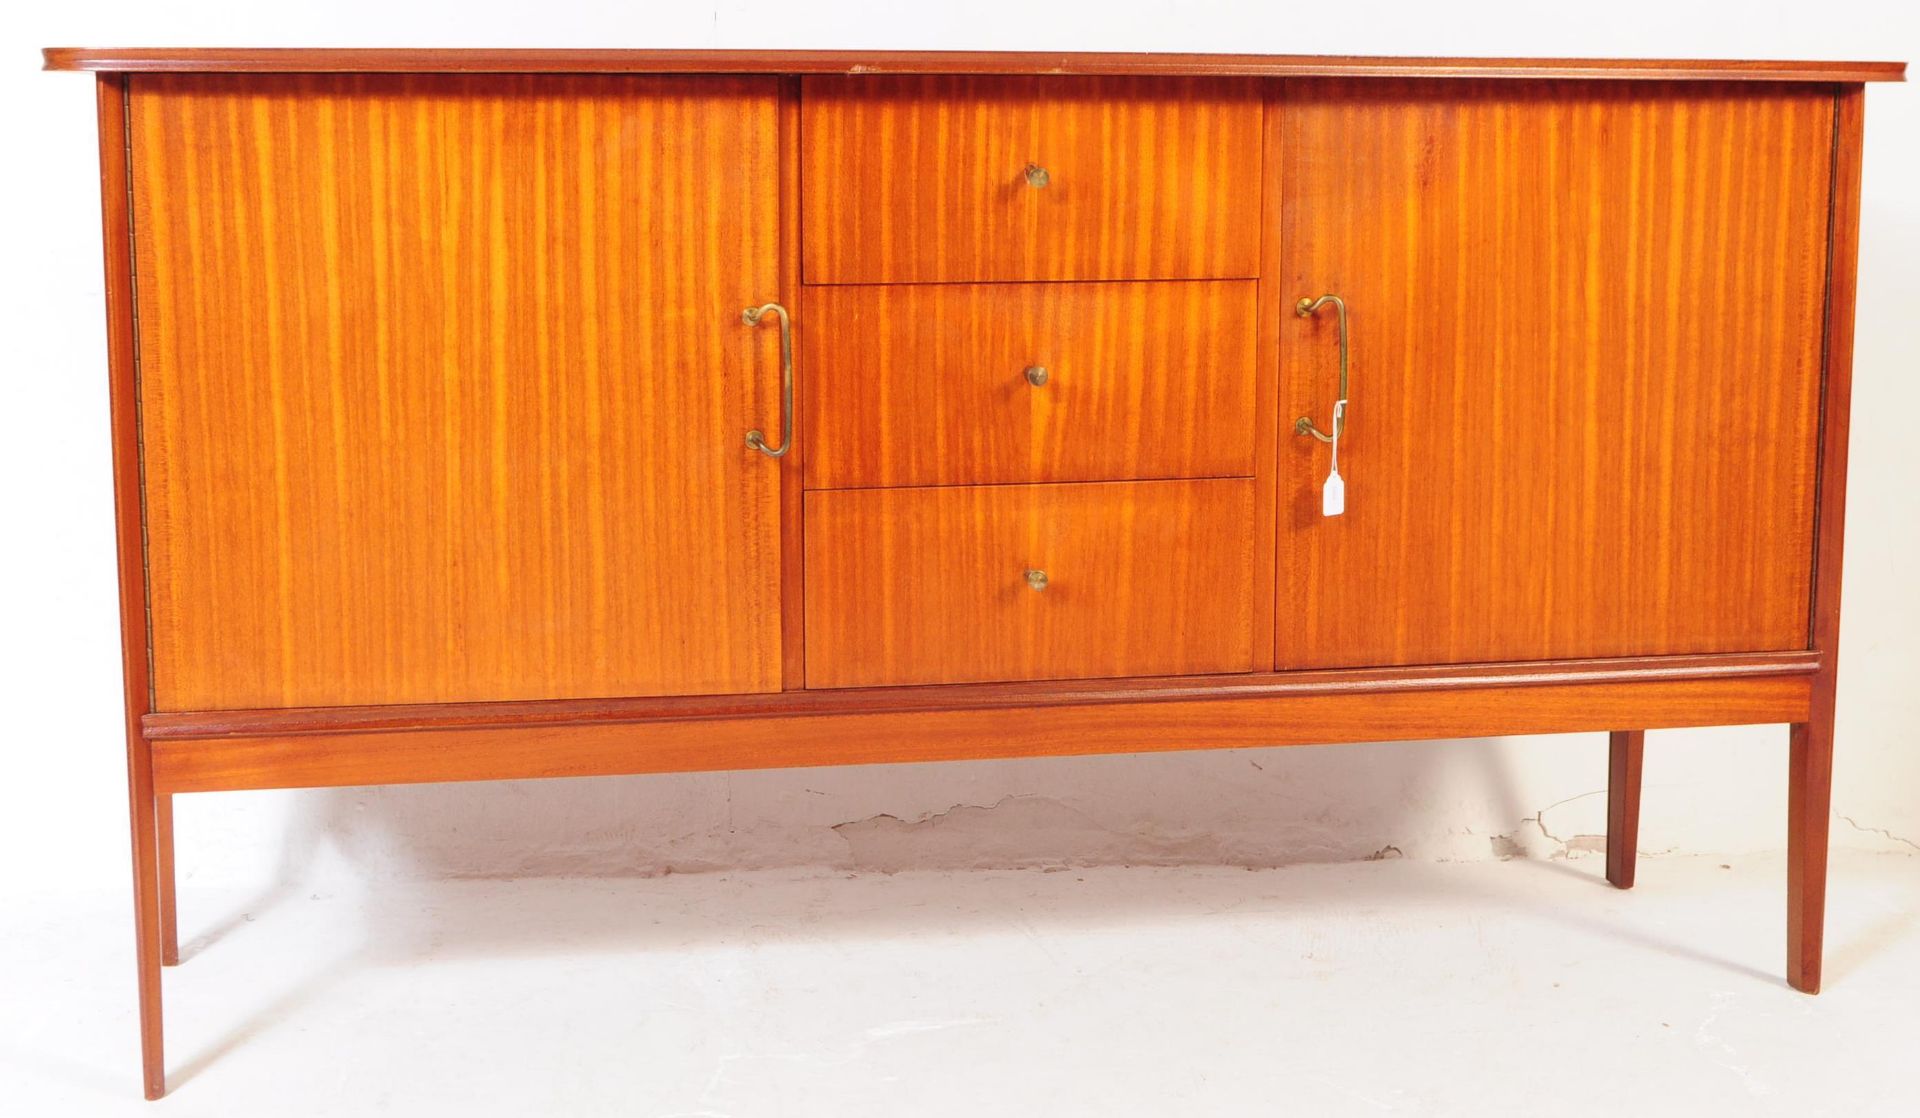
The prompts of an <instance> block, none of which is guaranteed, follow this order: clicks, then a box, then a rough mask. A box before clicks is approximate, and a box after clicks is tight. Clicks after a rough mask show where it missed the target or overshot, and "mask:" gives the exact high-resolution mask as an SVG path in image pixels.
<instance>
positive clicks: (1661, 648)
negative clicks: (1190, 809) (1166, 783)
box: [1269, 81, 1834, 668]
mask: <svg viewBox="0 0 1920 1118" xmlns="http://www.w3.org/2000/svg"><path fill="white" fill-rule="evenodd" d="M1282 112H1283V113H1284V117H1283V123H1282V132H1283V136H1282V143H1281V146H1280V151H1279V153H1278V157H1279V173H1280V174H1281V176H1282V222H1281V238H1282V239H1281V250H1280V251H1281V255H1282V264H1283V266H1282V270H1281V274H1282V276H1283V277H1284V279H1285V283H1286V287H1285V289H1284V295H1285V302H1284V303H1283V304H1282V305H1281V306H1278V307H1274V308H1270V309H1269V313H1275V314H1278V315H1281V316H1282V317H1283V322H1282V325H1281V327H1280V337H1281V347H1280V351H1281V362H1282V386H1283V387H1282V394H1283V399H1284V407H1285V408H1286V410H1285V412H1284V413H1283V433H1282V435H1281V438H1282V440H1283V442H1282V446H1281V448H1280V453H1281V471H1280V472H1281V478H1282V481H1281V508H1280V517H1281V529H1280V534H1279V545H1280V555H1279V561H1280V563H1279V570H1280V573H1279V579H1280V586H1279V594H1278V606H1279V609H1278V618H1277V624H1278V633H1277V650H1278V652H1277V658H1278V662H1279V666H1280V667H1282V668H1309V667H1340V666H1354V665H1369V664H1375V665H1398V664H1431V663H1462V662H1479V661H1499V660H1537V659H1548V658H1561V657H1604V656H1631V655H1656V654H1675V653H1708V652H1726V651H1759V650H1771V649H1789V648H1804V647H1806V645H1807V639H1808V628H1807V626H1808V604H1809V595H1810V582H1811V559H1812V552H1813V516H1814V499H1815V476H1816V467H1817V462H1818V452H1819V445H1818V432H1819V426H1820V424H1819V418H1820V399H1821V375H1822V350H1823V342H1824V338H1823V323H1824V319H1825V300H1826V282H1827V240H1828V235H1827V225H1828V196H1829V190H1830V185H1831V178H1832V152H1833V146H1834V97H1833V94H1832V93H1831V91H1821V90H1818V89H1805V88H1788V87H1784V86H1771V85H1757V86H1737V87H1736V86H1732V85H1725V86H1720V85H1712V86H1702V85H1686V86H1680V85H1656V84H1643V83H1637V82H1592V83H1526V82H1485V83H1478V82H1455V81H1446V82H1425V83H1419V82H1408V83H1392V82H1380V81H1353V82H1333V81H1328V82H1319V81H1312V82H1308V81H1301V82H1290V83H1288V86H1287V89H1286V93H1285V100H1284V104H1283V107H1282ZM1326 293H1332V294H1336V295H1339V296H1341V297H1342V298H1343V299H1344V300H1345V301H1346V304H1347V307H1348V310H1349V315H1348V325H1349V329H1350V332H1351V375H1350V381H1349V401H1350V402H1349V404H1348V406H1347V411H1346V419H1347V422H1346V428H1345V431H1344V434H1343V437H1342V439H1341V440H1340V446H1339V468H1340V473H1341V474H1342V476H1343V480H1344V482H1345V489H1346V508H1345V512H1344V513H1342V514H1340V515H1336V516H1325V515H1323V514H1322V503H1321V491H1322V486H1323V484H1324V483H1325V481H1326V478H1327V475H1328V472H1329V466H1330V457H1331V448H1330V447H1329V446H1327V445H1326V444H1325V443H1322V442H1320V441H1318V440H1316V439H1314V438H1312V437H1310V436H1309V435H1305V434H1295V433H1294V432H1293V424H1294V421H1295V419H1296V418H1297V417H1308V418H1310V419H1311V420H1312V421H1313V422H1314V423H1315V424H1317V425H1318V426H1319V427H1320V428H1321V429H1322V430H1329V429H1331V425H1332V420H1331V414H1332V411H1333V405H1334V400H1335V398H1336V394H1337V392H1338V387H1339V359H1340V358H1339V346H1338V337H1337V334H1338V329H1339V327H1338V317H1337V316H1336V314H1335V313H1334V308H1333V307H1332V306H1330V305H1329V306H1327V307H1325V308H1323V309H1321V310H1320V311H1319V312H1318V313H1317V314H1315V315H1313V316H1312V317H1309V318H1301V317H1297V316H1296V315H1295V314H1294V312H1293V301H1294V300H1295V299H1296V298H1299V297H1303V296H1313V297H1317V296H1319V295H1322V294H1326Z"/></svg>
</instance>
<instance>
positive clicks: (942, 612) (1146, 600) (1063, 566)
mask: <svg viewBox="0 0 1920 1118" xmlns="http://www.w3.org/2000/svg"><path fill="white" fill-rule="evenodd" d="M1253 514H1254V483H1253V482H1252V481H1251V480H1249V479H1240V478H1221V479H1208V480H1198V481H1140V482H1115V483H1095V484H1085V485H1009V486H981V487H967V486H950V487H944V488H940V487H936V488H928V489H859V490H834V491H819V492H812V493H809V494H807V497H806V517H807V531H806V606H807V638H806V643H807V682H808V686H811V687H861V686H881V685H890V684H914V683H966V682H982V681H989V680H1023V679H1085V678H1097V677H1111V676H1147V675H1192V674H1203V673H1210V672H1244V671H1251V670H1252V668H1253V641H1252V636H1253V613H1252V610H1253V531H1252V524H1253ZM1042 573H1044V577H1043V575H1042Z"/></svg>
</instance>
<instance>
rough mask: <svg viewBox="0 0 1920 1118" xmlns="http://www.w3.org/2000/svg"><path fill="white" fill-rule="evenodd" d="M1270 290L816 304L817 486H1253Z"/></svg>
mask: <svg viewBox="0 0 1920 1118" xmlns="http://www.w3.org/2000/svg"><path fill="white" fill-rule="evenodd" d="M1254 307H1255V285H1254V283H1253V281H1251V280H1221V281H1212V282H1206V283H1060V284H1056V283H1042V284H902V285H894V286H849V287H823V288H819V289H817V290H815V291H813V292H811V293H810V294H809V295H808V296H807V311H808V319H809V322H810V323H811V326H812V328H810V329H808V330H805V331H802V336H803V357H804V358H805V359H804V360H803V361H802V363H801V367H802V369H803V370H804V375H805V377H806V401H807V409H806V415H807V418H806V445H807V454H806V463H807V464H806V471H807V484H808V485H809V486H811V487H813V488H816V489H835V488H856V487H863V486H900V485H966V484H982V483H993V482H1033V481H1101V480H1122V479H1128V478H1171V477H1225V476H1240V475H1247V474H1251V473H1253V415H1254V345H1255V341H1256V336H1257V334H1258V324H1257V323H1256V321H1255V316H1254Z"/></svg>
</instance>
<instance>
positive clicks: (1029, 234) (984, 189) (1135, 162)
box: [800, 77, 1261, 283]
mask: <svg viewBox="0 0 1920 1118" xmlns="http://www.w3.org/2000/svg"><path fill="white" fill-rule="evenodd" d="M801 106H802V108H801V122H802V123H801V171H800V174H801V214H802V228H803V229H804V230H805V234H804V235H805V238H806V244H805V248H806V258H805V259H806V263H805V267H806V280H807V282H809V283H923V282H953V281H970V280H971V281H978V280H1129V279H1231V278H1241V277H1247V276H1253V275H1257V274H1258V272H1259V266H1260V261H1259V246H1260V237H1259V235H1258V232H1259V223H1260V146H1261V89H1260V84H1259V83H1258V82H1257V81H1254V80H1250V79H1192V78H1065V77H1057V78H1005V77H995V78H970V77H809V78H807V79H806V80H805V82H804V84H803V85H802V87H801Z"/></svg>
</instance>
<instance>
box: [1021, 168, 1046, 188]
mask: <svg viewBox="0 0 1920 1118" xmlns="http://www.w3.org/2000/svg"><path fill="white" fill-rule="evenodd" d="M1021 174H1022V175H1024V176H1026V180H1027V185H1028V186H1031V187H1033V188H1034V189H1035V190H1038V189H1040V188H1041V187H1043V186H1045V185H1047V184H1048V183H1050V182H1052V181H1053V176H1052V175H1049V174H1047V169H1046V168H1045V167H1042V166H1041V165H1040V164H1038V163H1029V164H1027V169H1026V170H1025V171H1022V172H1021Z"/></svg>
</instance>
